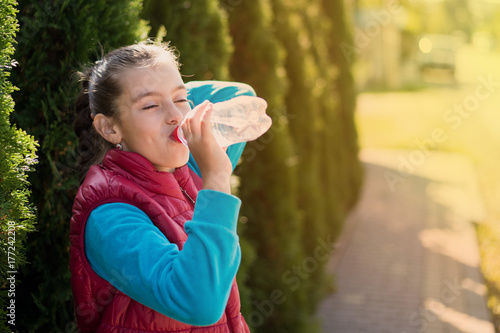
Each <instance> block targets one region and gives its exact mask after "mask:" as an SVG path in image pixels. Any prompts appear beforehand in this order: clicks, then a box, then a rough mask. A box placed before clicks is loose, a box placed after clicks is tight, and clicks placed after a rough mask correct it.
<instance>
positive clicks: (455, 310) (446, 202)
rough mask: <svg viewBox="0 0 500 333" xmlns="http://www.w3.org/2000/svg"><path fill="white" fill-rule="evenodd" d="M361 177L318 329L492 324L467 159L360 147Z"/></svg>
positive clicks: (330, 332) (480, 330)
mask: <svg viewBox="0 0 500 333" xmlns="http://www.w3.org/2000/svg"><path fill="white" fill-rule="evenodd" d="M360 156H361V160H362V161H363V163H364V165H365V186H364V189H363V194H362V197H361V199H360V201H359V203H358V206H357V207H356V209H355V210H354V211H353V213H352V214H351V216H350V217H349V219H348V221H347V222H346V225H345V229H344V232H343V234H342V236H341V238H340V239H339V243H338V245H339V249H338V251H337V252H336V253H335V255H334V256H333V257H332V258H331V261H330V263H329V264H330V267H329V268H330V269H331V271H332V272H333V273H334V275H335V279H336V286H337V291H336V293H334V294H332V295H330V296H329V297H328V298H327V299H326V300H325V301H324V302H323V304H322V305H321V308H320V311H319V316H320V318H321V319H322V321H323V331H324V332H325V333H361V332H363V333H365V332H366V333H378V332H380V333H392V332H394V333H414V332H423V333H445V332H446V333H451V332H469V333H494V328H493V325H492V323H491V321H490V314H489V311H488V309H487V307H486V287H485V285H484V283H483V279H482V276H481V273H480V268H479V253H478V247H477V241H476V235H475V230H474V226H473V221H481V218H482V215H483V207H482V203H481V199H480V194H479V190H478V187H477V179H476V174H475V170H474V167H473V165H472V163H471V162H470V161H469V160H467V159H465V158H463V157H461V156H459V155H455V154H445V153H437V152H434V153H432V152H429V151H421V150H415V151H394V150H364V151H363V152H362V153H361V155H360Z"/></svg>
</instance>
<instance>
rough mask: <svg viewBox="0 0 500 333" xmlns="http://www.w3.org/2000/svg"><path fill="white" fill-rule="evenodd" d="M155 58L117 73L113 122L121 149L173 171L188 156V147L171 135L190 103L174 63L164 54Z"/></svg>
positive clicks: (161, 168)
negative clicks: (119, 91) (118, 89)
mask: <svg viewBox="0 0 500 333" xmlns="http://www.w3.org/2000/svg"><path fill="white" fill-rule="evenodd" d="M158 60H159V61H158V63H157V65H155V66H150V67H146V68H132V69H129V70H127V71H125V72H124V73H122V75H120V79H121V82H122V87H123V94H122V95H121V96H120V97H119V98H118V109H119V115H120V117H119V122H118V124H117V125H116V126H117V127H118V129H119V132H120V134H121V139H122V140H121V144H122V146H123V150H125V151H131V152H136V153H139V154H141V155H142V156H144V157H146V158H147V159H148V160H149V161H150V162H151V163H152V164H153V165H154V166H155V167H156V168H157V169H158V170H159V171H168V172H173V171H174V170H175V168H178V167H181V166H183V165H185V164H186V163H187V161H188V159H189V150H188V148H187V147H186V146H185V145H183V144H181V143H179V142H177V141H175V140H174V139H172V137H171V135H172V132H173V130H174V129H175V128H176V127H177V126H178V125H179V124H180V122H181V120H182V119H183V118H184V116H185V115H186V113H187V112H189V110H190V109H191V107H190V105H189V102H188V100H187V90H186V87H185V86H184V83H183V81H182V78H181V76H180V73H179V71H178V70H177V67H176V66H175V64H174V63H173V62H172V61H171V60H170V59H169V58H168V56H162V57H161V58H160V59H158Z"/></svg>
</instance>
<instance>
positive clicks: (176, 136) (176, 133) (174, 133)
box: [170, 126, 187, 145]
mask: <svg viewBox="0 0 500 333" xmlns="http://www.w3.org/2000/svg"><path fill="white" fill-rule="evenodd" d="M179 132H180V133H179ZM170 137H171V138H172V139H174V140H175V141H177V142H179V143H183V144H185V145H187V141H186V139H185V138H184V135H183V134H182V129H181V127H180V126H177V127H176V128H175V129H174V130H173V131H172V134H171V135H170Z"/></svg>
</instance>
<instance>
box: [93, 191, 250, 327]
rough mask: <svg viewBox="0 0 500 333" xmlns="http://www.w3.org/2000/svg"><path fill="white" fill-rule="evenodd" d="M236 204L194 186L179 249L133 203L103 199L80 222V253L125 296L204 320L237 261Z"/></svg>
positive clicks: (217, 308) (220, 302)
mask: <svg viewBox="0 0 500 333" xmlns="http://www.w3.org/2000/svg"><path fill="white" fill-rule="evenodd" d="M240 205H241V201H240V200H239V199H238V198H237V197H235V196H232V195H228V194H225V193H221V192H217V191H211V190H202V191H200V192H199V194H198V199H197V202H196V206H195V210H194V214H193V219H192V220H191V221H188V222H186V224H185V230H186V232H187V234H188V240H187V241H186V243H185V244H184V248H183V250H182V251H180V250H179V248H178V247H177V245H175V244H173V243H170V242H169V241H168V240H167V238H166V237H165V235H164V234H163V233H162V232H161V231H160V230H159V229H158V228H157V227H156V226H155V225H154V224H153V223H152V221H151V219H150V218H149V217H148V216H147V215H146V214H145V213H144V212H143V211H141V210H140V209H138V208H137V207H134V206H132V205H129V204H124V203H111V204H104V205H102V206H99V207H98V208H96V209H94V210H93V211H92V213H91V214H90V216H89V219H88V221H87V225H86V229H85V253H86V255H87V258H88V260H89V262H90V265H91V267H92V269H94V271H95V272H96V273H97V274H98V275H99V276H101V277H102V278H104V279H105V280H107V281H109V282H110V283H111V284H113V285H114V286H115V287H116V288H117V289H119V290H120V291H122V292H123V293H125V294H126V295H128V296H129V297H131V298H132V299H134V300H136V301H138V302H139V303H142V304H144V305H146V306H148V307H150V308H152V309H154V310H156V311H158V312H160V313H162V314H164V315H166V316H168V317H171V318H173V319H175V320H179V321H181V322H184V323H188V324H190V325H196V326H205V325H210V324H213V323H215V322H216V321H218V320H219V319H220V317H221V316H222V314H223V312H224V309H225V307H226V304H227V300H228V298H229V294H230V291H231V286H232V283H233V280H234V278H235V276H236V273H237V270H238V267H239V264H240V261H241V250H240V247H239V242H238V241H239V239H238V235H237V233H236V224H237V218H238V214H239V208H240Z"/></svg>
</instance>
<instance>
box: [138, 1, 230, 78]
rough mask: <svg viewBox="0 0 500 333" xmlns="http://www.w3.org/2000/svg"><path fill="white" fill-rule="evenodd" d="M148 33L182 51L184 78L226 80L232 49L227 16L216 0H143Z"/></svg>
mask: <svg viewBox="0 0 500 333" xmlns="http://www.w3.org/2000/svg"><path fill="white" fill-rule="evenodd" d="M143 16H144V18H145V19H147V20H148V21H149V23H150V25H151V32H150V36H151V37H163V36H158V35H159V34H160V35H161V32H162V28H163V29H165V30H166V36H165V40H167V41H170V42H171V43H172V45H173V46H175V47H176V49H177V50H178V51H179V52H180V54H181V63H182V73H183V74H184V75H186V77H185V81H190V80H212V79H214V80H227V79H228V62H229V58H230V56H231V53H232V45H231V38H230V37H229V33H228V27H227V20H226V16H225V14H224V12H223V11H222V10H221V9H220V8H219V5H218V0H204V1H177V0H167V1H165V0H145V1H144V12H143Z"/></svg>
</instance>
